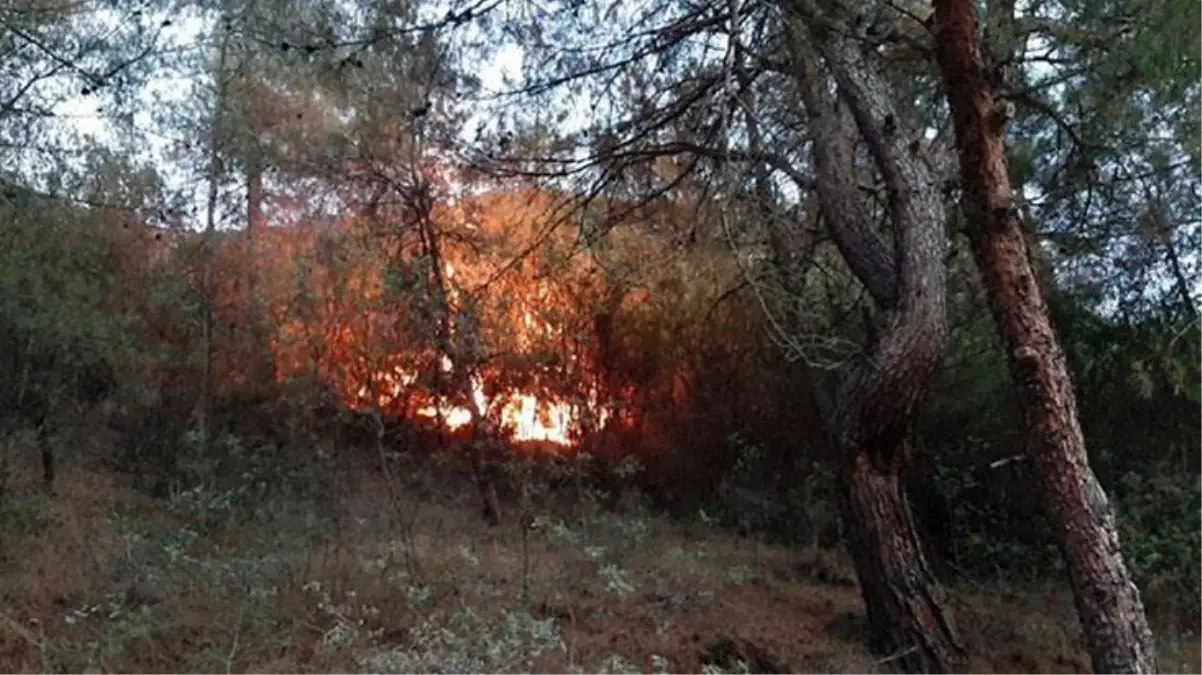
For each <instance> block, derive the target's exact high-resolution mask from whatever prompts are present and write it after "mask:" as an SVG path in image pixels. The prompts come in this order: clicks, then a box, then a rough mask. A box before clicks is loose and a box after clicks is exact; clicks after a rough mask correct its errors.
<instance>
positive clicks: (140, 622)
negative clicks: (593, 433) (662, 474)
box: [0, 467, 1199, 672]
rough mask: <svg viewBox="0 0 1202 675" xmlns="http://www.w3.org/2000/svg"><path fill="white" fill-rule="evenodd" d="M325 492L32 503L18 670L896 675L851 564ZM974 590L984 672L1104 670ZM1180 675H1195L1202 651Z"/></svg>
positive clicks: (966, 625)
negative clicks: (199, 502)
mask: <svg viewBox="0 0 1202 675" xmlns="http://www.w3.org/2000/svg"><path fill="white" fill-rule="evenodd" d="M327 478H329V481H328V482H329V486H330V487H329V489H330V490H332V491H333V492H334V493H335V494H327V495H324V497H319V498H312V497H304V498H300V497H297V498H288V497H286V496H284V495H282V494H277V493H269V494H266V495H264V496H263V497H261V498H259V499H256V500H251V501H250V502H248V503H247V504H244V505H242V506H240V507H238V508H234V509H225V508H224V507H223V506H221V503H220V500H218V501H217V502H215V504H216V506H213V505H210V506H211V510H216V511H218V512H219V513H218V515H219V516H220V517H218V518H211V517H205V518H200V517H199V516H198V515H197V513H196V512H195V509H193V510H188V509H185V508H182V507H181V502H179V501H178V500H177V502H176V504H175V507H174V508H172V507H171V506H170V505H168V504H166V503H164V502H163V501H155V500H151V499H150V498H148V497H144V496H141V495H140V494H138V493H136V492H134V491H133V490H132V489H131V488H129V487H128V486H126V485H124V484H122V483H121V482H120V481H118V480H117V479H115V478H114V477H112V476H109V475H107V474H105V473H104V472H102V471H97V470H89V469H85V468H81V467H75V468H72V469H70V470H68V471H67V472H66V473H65V475H64V476H63V477H62V480H61V481H60V484H59V489H58V494H59V496H58V497H56V498H53V499H48V500H38V499H36V498H34V497H32V496H30V495H26V496H25V497H19V498H18V499H17V501H15V502H13V504H14V506H12V507H10V508H9V509H8V510H7V511H6V512H5V513H4V519H3V521H2V522H0V541H2V542H3V549H2V550H0V554H2V555H3V559H2V563H0V565H2V567H0V588H2V589H3V604H2V606H0V670H3V671H5V672H33V671H42V672H46V671H83V670H89V671H142V672H176V671H203V672H235V671H237V672H243V671H256V672H259V671H261V672H326V671H339V672H389V671H391V672H462V671H494V672H498V671H499V672H532V671H533V672H539V671H541V672H666V671H687V672H701V671H707V672H738V671H748V670H751V671H757V670H758V671H777V672H876V671H879V670H880V666H879V665H878V664H877V663H876V661H875V659H874V658H873V657H872V656H871V655H869V654H868V653H867V652H866V651H865V649H864V647H863V640H862V637H861V634H860V630H861V629H860V622H861V618H860V617H861V612H862V608H861V602H860V598H859V596H858V592H857V589H856V587H855V584H854V581H853V578H852V576H851V574H850V573H849V571H848V569H847V566H846V564H845V562H844V561H843V560H842V559H841V558H840V556H839V555H837V554H834V553H830V552H824V551H796V550H787V549H785V548H780V547H772V546H765V545H760V544H756V543H755V542H753V541H751V540H748V539H740V538H735V537H732V536H728V535H725V534H720V533H717V532H714V531H710V530H707V529H706V528H705V527H703V526H699V525H682V524H679V523H672V522H669V521H666V520H663V519H659V518H655V517H651V516H649V515H646V514H645V513H640V512H638V511H637V510H636V511H633V512H630V513H625V514H615V513H607V512H604V511H601V510H599V509H597V508H590V507H588V506H587V505H581V506H578V507H576V508H573V509H570V510H566V509H558V510H557V512H556V513H552V512H550V511H546V512H534V513H530V514H529V515H530V516H532V519H531V522H532V525H533V526H532V529H530V530H529V531H528V532H527V533H526V534H527V539H526V541H527V545H526V546H523V544H522V541H523V533H522V530H521V528H520V526H519V524H518V522H517V521H518V520H519V519H518V518H517V517H515V516H513V514H510V515H511V517H510V518H509V519H508V522H509V524H507V525H506V526H505V527H502V528H497V529H489V528H487V527H486V526H485V525H484V524H483V523H482V522H480V520H479V519H478V518H477V517H476V511H475V508H474V504H475V502H474V501H473V500H471V499H470V495H464V496H462V497H460V496H456V495H453V494H452V495H449V496H438V494H437V493H439V492H440V491H442V492H444V493H445V491H446V490H447V489H448V488H446V487H445V486H437V485H430V484H423V483H422V481H421V480H420V477H419V476H416V475H414V474H413V473H409V474H407V475H406V478H405V479H404V480H402V481H401V482H402V483H403V487H404V491H403V492H404V494H402V496H401V497H400V499H399V500H393V499H392V498H390V497H389V496H388V495H389V491H388V490H387V489H386V487H387V486H386V485H385V483H384V481H383V478H382V476H381V475H380V474H379V473H378V472H374V471H369V470H366V469H357V470H352V469H347V470H345V471H344V472H343V473H341V474H339V475H337V476H333V477H327ZM414 494H420V495H421V497H420V498H419V497H407V496H405V495H414ZM431 495H434V496H431ZM202 515H203V514H202ZM210 515H211V514H210ZM955 597H956V598H957V605H958V607H957V614H958V617H959V620H960V623H961V627H962V629H963V632H964V634H965V639H966V641H967V642H968V644H969V645H970V647H971V648H972V651H973V653H974V660H973V662H972V666H973V669H974V670H975V671H979V672H1018V671H1022V672H1081V671H1083V670H1084V669H1086V668H1087V667H1088V661H1087V659H1085V657H1084V655H1083V654H1082V653H1081V650H1080V649H1079V648H1078V647H1077V645H1078V644H1079V642H1078V639H1077V630H1076V623H1075V618H1074V616H1073V611H1072V603H1071V601H1070V600H1069V599H1068V598H1067V597H1066V596H1065V594H1063V593H1062V592H1051V591H1034V590H1027V591H1024V592H1006V591H1002V590H982V589H975V590H967V589H956V591H955ZM1163 661H1164V667H1165V669H1166V670H1171V671H1177V672H1182V671H1190V672H1199V662H1198V649H1197V645H1196V644H1195V643H1194V641H1193V640H1188V641H1187V640H1185V639H1184V638H1181V639H1175V640H1166V641H1165V649H1164V654H1163Z"/></svg>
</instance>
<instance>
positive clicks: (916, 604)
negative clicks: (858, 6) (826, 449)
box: [784, 0, 965, 672]
mask: <svg viewBox="0 0 1202 675" xmlns="http://www.w3.org/2000/svg"><path fill="white" fill-rule="evenodd" d="M784 6H785V8H786V9H787V10H788V11H789V15H790V16H789V24H788V25H787V28H788V32H789V36H788V37H789V46H790V51H791V57H792V61H793V66H794V72H795V75H796V79H797V81H798V84H799V85H800V93H801V97H802V100H803V102H804V103H805V107H806V112H807V116H808V119H809V124H810V128H811V131H812V133H813V139H814V140H813V157H814V167H815V171H816V174H817V188H818V189H817V192H818V196H819V199H820V200H821V206H822V213H823V216H824V217H825V220H826V222H827V224H828V227H829V229H830V231H831V235H832V238H833V239H834V241H835V244H836V246H837V247H838V249H839V252H840V253H841V255H842V256H843V258H844V260H845V261H846V262H847V264H848V267H849V268H851V270H852V272H853V273H854V274H855V275H856V276H857V277H858V278H859V279H860V281H861V282H862V283H863V284H864V286H865V288H866V289H867V290H868V292H869V294H870V295H871V297H872V299H873V301H874V302H875V304H876V306H877V308H878V309H879V310H880V312H881V313H882V318H883V321H882V322H881V330H880V334H879V338H878V339H877V340H876V341H875V343H874V344H871V345H869V349H870V353H868V354H866V355H865V356H863V357H862V358H861V359H859V360H858V361H857V362H856V363H855V364H853V365H852V367H851V368H850V369H849V371H848V372H847V374H846V375H845V376H844V377H843V378H842V381H841V382H840V383H839V385H838V388H837V391H836V393H835V395H834V400H833V401H832V402H831V403H830V404H829V405H826V406H824V407H826V408H827V410H826V411H825V414H824V418H825V420H824V421H825V423H826V427H827V435H828V437H829V438H830V442H831V444H832V446H833V449H834V450H836V451H837V452H838V453H839V455H840V458H841V462H842V463H843V484H844V496H845V499H844V515H845V519H846V522H847V530H848V545H849V551H850V553H851V556H852V559H853V561H854V563H855V567H856V575H857V577H858V578H859V580H860V589H861V592H862V594H863V596H864V604H865V606H866V608H867V614H868V622H869V627H870V644H871V647H872V648H873V651H874V652H876V653H877V654H879V655H881V656H882V657H883V658H885V659H887V660H888V661H889V662H890V663H891V664H893V666H894V667H897V668H900V669H902V670H904V671H907V672H957V671H961V670H963V668H964V664H965V649H964V647H963V645H962V643H961V642H960V639H959V636H958V634H957V631H956V628H955V624H954V622H953V620H952V617H951V612H950V611H949V610H948V608H947V603H946V599H945V596H944V592H943V590H942V589H941V587H940V586H939V584H938V582H937V581H936V580H935V578H934V574H933V573H932V571H931V568H930V565H929V564H928V561H927V559H926V556H925V555H924V554H923V551H922V546H921V543H920V540H919V535H918V529H917V526H916V523H915V521H914V517H913V514H912V513H911V510H910V505H909V503H908V501H907V499H906V495H905V487H904V485H905V481H904V480H903V472H904V470H905V468H906V466H907V464H908V463H909V460H910V453H909V452H908V446H907V444H906V439H907V432H908V430H909V429H910V428H911V426H912V425H913V423H914V419H915V417H916V416H917V415H918V413H919V411H920V410H921V407H922V404H923V401H924V399H925V398H926V393H927V391H928V390H929V388H930V386H931V383H932V382H933V380H934V378H935V376H936V374H937V373H938V371H939V367H940V364H941V363H942V360H943V354H944V351H945V347H946V344H947V306H946V294H947V276H946V264H945V261H944V254H945V250H946V248H947V240H946V234H945V232H944V227H945V221H946V214H945V212H944V209H943V204H942V201H941V195H940V194H939V192H938V190H937V189H936V181H935V180H934V177H933V174H932V170H931V167H930V166H928V165H927V164H926V161H925V160H924V159H923V158H922V157H921V155H920V154H919V153H918V152H916V151H915V150H914V148H915V143H914V142H913V140H912V138H911V137H909V135H908V134H907V132H906V130H905V128H904V127H905V125H904V124H903V123H902V121H901V120H899V119H898V116H897V111H896V109H895V107H894V106H893V103H892V99H891V97H890V94H889V91H888V87H887V86H886V85H885V83H884V82H883V80H881V78H880V77H879V76H877V75H876V74H875V70H874V68H873V67H872V66H871V65H870V64H868V63H866V62H865V61H864V59H863V54H862V52H861V50H860V47H859V45H857V44H856V43H855V41H854V40H852V39H849V38H845V37H839V36H838V31H835V32H833V33H827V32H825V31H817V30H814V27H815V26H817V25H822V24H824V23H827V22H824V21H823V19H822V16H823V15H822V9H821V8H820V7H819V6H818V4H817V3H816V2H815V1H814V0H791V1H790V2H787V3H785V5H784ZM844 28H845V29H846V27H844ZM824 65H825V69H824V68H823V66H824ZM832 80H833V83H834V84H835V85H836V86H835V87H834V89H835V90H836V91H837V94H833V93H832V87H831V86H830V84H831V82H832ZM858 140H863V141H864V145H865V146H866V147H867V149H868V154H869V156H870V158H871V160H872V162H873V164H874V165H875V167H876V169H877V170H878V171H879V172H880V175H881V177H882V179H883V180H884V182H885V186H886V192H887V195H888V209H889V221H890V223H891V225H892V228H893V235H894V236H893V242H894V243H893V244H892V245H891V244H890V243H888V242H887V241H886V240H885V239H884V238H883V237H882V236H881V235H880V234H879V233H878V232H877V231H876V227H875V225H874V224H873V223H872V221H871V219H870V218H869V216H868V214H867V212H866V211H865V209H864V206H863V204H862V202H861V198H860V196H859V194H858V190H857V185H858V182H859V181H858V177H859V176H858V172H857V170H856V161H855V159H856V150H855V146H856V141H858Z"/></svg>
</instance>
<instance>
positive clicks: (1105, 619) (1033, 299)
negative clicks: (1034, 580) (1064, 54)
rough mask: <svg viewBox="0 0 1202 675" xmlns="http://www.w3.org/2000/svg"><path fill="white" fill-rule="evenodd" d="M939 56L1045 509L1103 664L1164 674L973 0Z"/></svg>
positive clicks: (950, 16) (975, 241) (993, 305)
mask: <svg viewBox="0 0 1202 675" xmlns="http://www.w3.org/2000/svg"><path fill="white" fill-rule="evenodd" d="M935 14H936V41H937V46H936V55H937V58H938V61H939V67H940V70H941V72H942V75H943V82H944V86H945V88H946V90H947V93H948V101H949V103H950V105H951V111H952V119H953V122H954V124H955V128H956V143H957V148H958V150H959V155H960V173H961V180H962V182H963V187H964V190H965V194H966V196H967V199H966V201H965V204H964V208H965V210H966V212H967V215H968V218H969V222H971V223H973V224H974V226H973V227H971V228H969V239H970V241H971V243H972V250H973V256H974V258H975V259H976V263H977V267H978V269H979V270H980V272H981V276H982V279H983V281H984V287H985V292H986V296H987V297H988V299H989V305H990V309H991V310H992V312H993V316H994V320H995V321H996V322H997V329H998V333H999V334H1000V335H1001V338H1002V343H1003V345H1004V346H1005V348H1006V352H1007V358H1008V360H1009V363H1010V371H1011V375H1012V376H1013V378H1014V381H1015V385H1016V389H1017V396H1018V403H1019V409H1020V411H1021V413H1022V417H1023V421H1024V423H1025V426H1026V428H1027V431H1028V452H1029V453H1030V455H1031V458H1032V460H1033V461H1034V464H1035V467H1036V475H1037V481H1038V485H1039V489H1040V492H1041V497H1042V500H1043V504H1044V510H1045V512H1046V513H1047V516H1048V518H1049V519H1050V520H1051V522H1052V524H1053V526H1054V528H1055V530H1056V532H1057V538H1058V544H1059V546H1060V550H1061V552H1062V553H1063V555H1064V558H1065V562H1066V566H1067V568H1068V574H1069V581H1070V583H1071V584H1072V588H1073V592H1074V595H1075V597H1076V603H1077V611H1078V614H1079V615H1080V619H1081V625H1082V628H1083V629H1084V633H1085V639H1086V642H1087V645H1088V648H1089V652H1090V656H1091V658H1092V660H1093V667H1094V670H1095V671H1096V672H1100V673H1102V672H1106V673H1113V672H1130V673H1151V672H1155V671H1156V667H1157V665H1156V653H1155V647H1154V643H1153V637H1152V632H1151V630H1150V629H1149V627H1148V621H1147V617H1146V614H1145V612H1144V606H1143V602H1142V601H1141V600H1140V594H1139V589H1138V588H1137V587H1136V585H1135V583H1134V582H1133V580H1132V578H1131V574H1130V572H1129V571H1128V569H1127V566H1126V564H1125V563H1124V561H1123V555H1122V551H1121V548H1120V546H1119V537H1118V527H1117V524H1116V520H1115V516H1114V511H1113V509H1112V507H1111V505H1110V502H1109V500H1108V498H1107V496H1106V493H1105V492H1104V491H1103V490H1102V487H1101V485H1100V484H1099V483H1098V480H1097V477H1096V476H1095V475H1094V473H1093V470H1092V469H1091V468H1090V466H1089V457H1088V455H1087V453H1086V449H1085V440H1084V437H1083V435H1082V433H1081V425H1080V422H1079V420H1078V417H1077V405H1076V400H1075V397H1074V395H1073V388H1072V382H1071V378H1070V376H1069V371H1068V366H1067V363H1066V360H1065V356H1064V351H1063V349H1062V348H1061V346H1060V343H1059V342H1058V340H1057V338H1056V334H1055V331H1054V329H1053V327H1052V324H1051V320H1050V318H1049V315H1048V311H1047V306H1046V304H1045V302H1044V298H1043V295H1042V293H1041V291H1040V287H1039V284H1038V283H1037V282H1036V277H1035V273H1034V270H1033V268H1032V264H1031V260H1030V258H1029V256H1028V252H1027V248H1026V245H1025V242H1024V241H1023V235H1022V224H1021V213H1020V211H1019V209H1018V208H1016V200H1015V198H1014V194H1013V186H1011V184H1010V179H1009V172H1008V167H1007V165H1006V155H1005V142H1004V125H1005V122H1006V119H1007V118H1008V117H1009V115H1008V114H1007V113H1008V112H1009V111H1007V110H1006V108H1007V104H1006V103H1005V102H1004V101H1002V99H1001V98H1000V96H999V95H1000V93H1001V87H1002V81H1001V77H1000V74H999V73H998V70H999V69H998V67H996V65H995V64H993V63H990V62H988V61H987V60H986V59H987V56H986V52H985V48H984V46H983V45H982V44H981V40H980V38H979V28H978V25H977V19H976V11H975V8H974V3H973V2H972V0H936V2H935Z"/></svg>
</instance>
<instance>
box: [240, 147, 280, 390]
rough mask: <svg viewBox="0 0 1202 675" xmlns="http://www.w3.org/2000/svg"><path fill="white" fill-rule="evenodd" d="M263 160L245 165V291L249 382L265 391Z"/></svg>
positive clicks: (271, 365)
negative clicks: (261, 252) (261, 265)
mask: <svg viewBox="0 0 1202 675" xmlns="http://www.w3.org/2000/svg"><path fill="white" fill-rule="evenodd" d="M263 194H264V193H263V163H262V161H261V160H259V159H258V158H257V157H254V158H251V160H250V162H249V164H248V166H247V168H246V251H247V255H246V293H247V307H248V308H249V311H250V337H251V350H252V351H253V353H252V354H251V359H252V361H251V365H252V368H253V369H252V372H251V385H252V388H253V389H254V390H255V391H257V392H261V393H268V392H269V391H270V389H271V388H272V387H273V386H274V385H275V359H274V358H273V355H272V352H271V345H270V343H269V341H268V321H267V308H266V299H265V298H263V296H262V293H261V291H260V288H259V237H260V235H261V234H262V229H263Z"/></svg>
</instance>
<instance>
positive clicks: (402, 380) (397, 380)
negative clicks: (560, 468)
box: [358, 356, 609, 446]
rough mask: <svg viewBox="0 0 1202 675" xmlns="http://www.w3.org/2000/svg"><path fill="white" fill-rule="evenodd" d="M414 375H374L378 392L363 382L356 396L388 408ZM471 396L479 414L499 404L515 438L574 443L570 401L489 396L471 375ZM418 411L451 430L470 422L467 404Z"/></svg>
mask: <svg viewBox="0 0 1202 675" xmlns="http://www.w3.org/2000/svg"><path fill="white" fill-rule="evenodd" d="M442 367H443V369H444V370H450V369H451V367H452V363H451V361H450V359H448V358H446V357H445V356H444V357H443V358H442ZM417 379H418V378H417V375H416V374H414V373H410V372H405V371H402V370H400V369H395V370H394V371H393V372H384V373H381V374H380V375H378V376H377V384H378V385H379V390H380V393H379V395H378V396H376V397H374V401H373V396H372V394H371V391H370V389H369V388H368V387H367V386H363V387H360V388H359V392H358V396H359V400H360V401H361V402H363V403H365V404H373V403H374V404H376V405H379V406H380V407H382V408H387V407H389V406H390V405H391V404H392V403H393V402H395V401H397V400H398V399H400V398H401V395H402V394H403V393H404V392H405V390H406V389H408V388H409V387H411V386H413V384H414V383H416V382H417ZM472 398H473V400H474V402H475V404H476V409H477V410H478V411H479V413H480V414H481V415H487V414H489V413H490V412H491V411H493V409H494V407H499V410H498V411H497V415H498V417H499V419H500V425H501V427H502V429H504V430H505V431H506V432H508V433H509V434H510V435H511V437H512V438H513V440H515V441H541V442H548V443H554V444H556V445H562V446H570V445H572V444H573V440H572V430H573V427H574V426H575V425H576V423H577V422H578V420H579V418H580V415H579V411H578V409H577V408H576V406H574V405H573V404H571V403H566V402H560V401H543V400H539V398H538V397H537V396H534V395H532V394H524V393H510V394H505V395H499V396H497V397H494V398H492V399H490V398H489V397H488V396H487V395H486V394H485V393H484V386H483V383H482V382H481V381H480V379H479V378H473V379H472ZM417 415H418V416H419V417H423V418H425V419H428V420H435V421H438V420H440V418H441V424H442V426H443V427H445V428H446V429H448V430H450V431H457V430H459V429H462V428H464V427H466V426H468V425H469V424H471V422H472V410H471V409H470V408H468V407H465V406H454V405H448V404H446V403H441V404H439V403H433V404H430V405H425V406H422V407H421V408H418V410H417ZM598 418H599V422H600V423H602V424H604V423H605V421H606V420H607V419H608V418H609V411H608V410H605V409H602V410H601V411H600V414H599V416H598Z"/></svg>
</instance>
